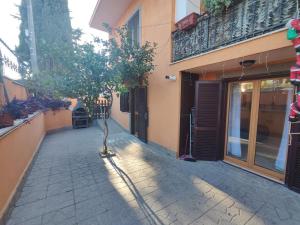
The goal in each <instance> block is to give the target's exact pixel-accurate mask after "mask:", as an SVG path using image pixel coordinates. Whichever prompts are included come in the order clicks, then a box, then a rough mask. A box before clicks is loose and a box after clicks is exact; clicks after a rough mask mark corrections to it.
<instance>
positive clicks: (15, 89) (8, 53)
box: [0, 39, 28, 106]
mask: <svg viewBox="0 0 300 225" xmlns="http://www.w3.org/2000/svg"><path fill="white" fill-rule="evenodd" d="M0 58H1V60H2V68H1V71H0V106H3V105H5V104H7V101H8V100H9V101H12V100H13V99H14V98H16V99H19V100H25V99H27V97H28V93H27V90H26V88H25V87H24V85H22V84H21V83H20V82H18V81H17V80H18V79H20V78H21V75H20V72H19V71H20V67H19V63H18V59H17V57H16V55H15V54H14V52H13V51H12V50H11V49H10V48H9V47H8V46H7V45H6V44H5V42H4V41H2V39H0ZM2 78H3V82H2V80H1V79H2ZM4 88H5V89H4ZM5 90H6V94H7V98H8V100H7V99H6V97H5V95H6V94H5Z"/></svg>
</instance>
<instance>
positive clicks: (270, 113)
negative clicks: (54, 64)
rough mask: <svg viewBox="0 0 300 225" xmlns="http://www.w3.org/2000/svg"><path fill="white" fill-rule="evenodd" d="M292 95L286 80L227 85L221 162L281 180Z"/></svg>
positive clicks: (291, 88)
mask: <svg viewBox="0 0 300 225" xmlns="http://www.w3.org/2000/svg"><path fill="white" fill-rule="evenodd" d="M293 92H294V90H293V86H292V85H291V84H290V82H289V79H288V78H274V79H265V80H255V81H245V82H232V83H229V86H228V103H227V123H226V127H227V128H226V129H227V130H226V148H225V157H224V159H225V160H226V161H229V162H232V163H235V164H239V165H241V166H243V167H246V168H249V169H250V170H253V171H255V172H258V173H261V174H263V175H267V176H271V177H273V178H275V179H279V180H283V179H284V173H285V168H286V156H287V150H288V142H289V121H288V115H289V107H290V104H291V103H292V101H293V94H294V93H293Z"/></svg>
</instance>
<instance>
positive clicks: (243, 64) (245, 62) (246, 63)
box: [240, 59, 256, 68]
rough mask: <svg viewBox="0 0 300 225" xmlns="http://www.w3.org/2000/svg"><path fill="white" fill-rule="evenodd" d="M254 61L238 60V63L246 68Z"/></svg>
mask: <svg viewBox="0 0 300 225" xmlns="http://www.w3.org/2000/svg"><path fill="white" fill-rule="evenodd" d="M255 62H256V61H255V60H253V59H249V60H244V61H241V62H240V65H241V66H242V67H245V68H248V67H251V66H253V65H254V64H255Z"/></svg>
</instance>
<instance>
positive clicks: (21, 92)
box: [0, 77, 28, 106]
mask: <svg viewBox="0 0 300 225" xmlns="http://www.w3.org/2000/svg"><path fill="white" fill-rule="evenodd" d="M4 82H5V88H6V90H7V94H8V98H9V101H11V100H13V99H14V98H16V99H20V100H26V99H27V97H28V96H27V90H26V88H25V87H24V86H22V85H20V84H17V83H16V82H14V81H13V80H11V79H9V78H6V77H4ZM4 104H5V98H4V89H3V84H0V106H1V105H4Z"/></svg>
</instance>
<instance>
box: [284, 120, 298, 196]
mask: <svg viewBox="0 0 300 225" xmlns="http://www.w3.org/2000/svg"><path fill="white" fill-rule="evenodd" d="M299 132H300V124H293V125H292V133H299ZM291 144H292V145H291V146H290V147H289V153H288V160H287V171H286V183H287V185H288V186H289V188H291V189H293V190H295V191H297V192H299V193H300V135H298V134H295V135H292V142H291Z"/></svg>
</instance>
